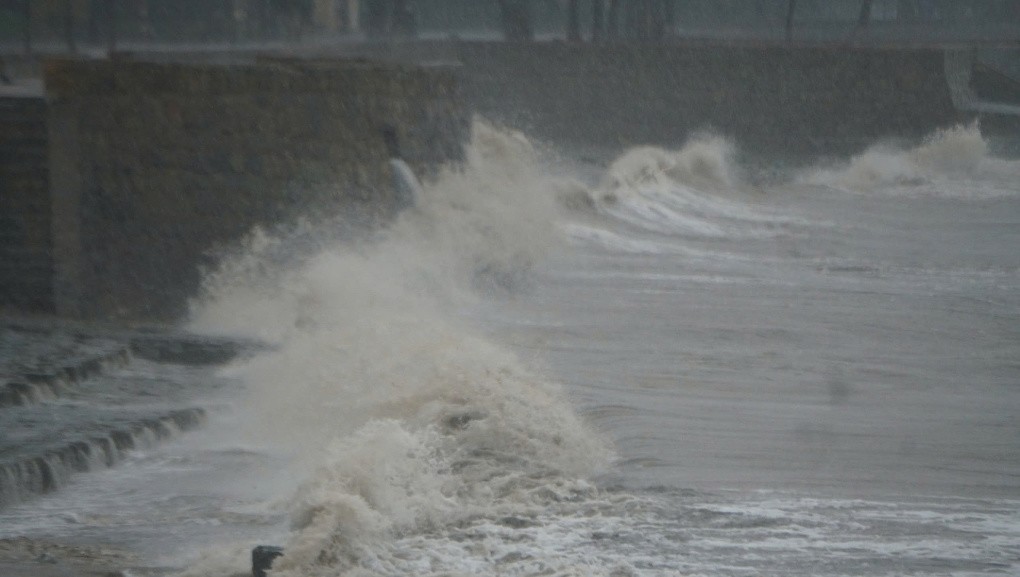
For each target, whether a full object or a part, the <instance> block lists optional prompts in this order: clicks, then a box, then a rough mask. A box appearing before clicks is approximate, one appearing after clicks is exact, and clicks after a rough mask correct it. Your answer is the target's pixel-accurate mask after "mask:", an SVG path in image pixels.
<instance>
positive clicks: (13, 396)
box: [0, 347, 131, 408]
mask: <svg viewBox="0 0 1020 577" xmlns="http://www.w3.org/2000/svg"><path fill="white" fill-rule="evenodd" d="M130 361H131V353H130V351H128V349H127V348H126V347H124V348H120V349H117V350H114V351H112V352H109V353H105V354H102V355H98V356H94V357H88V358H85V359H82V360H79V361H77V362H72V363H68V364H65V365H64V366H62V367H60V368H56V369H52V370H49V371H45V372H28V373H24V374H21V375H17V376H14V377H7V382H4V383H0V408H5V407H15V406H24V405H30V404H35V403H41V402H44V401H47V400H53V399H56V398H57V397H60V396H62V395H63V394H65V393H66V392H68V391H69V390H71V389H72V388H74V387H75V386H76V385H78V384H79V383H81V382H82V381H84V380H87V379H90V378H92V377H95V376H98V375H101V374H103V373H104V372H106V371H108V370H110V369H112V368H116V367H123V366H125V365H127V364H128V363H129V362H130Z"/></svg>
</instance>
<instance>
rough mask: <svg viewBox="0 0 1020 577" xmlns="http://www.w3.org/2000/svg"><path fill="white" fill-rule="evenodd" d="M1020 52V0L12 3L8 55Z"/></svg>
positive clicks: (6, 25) (2, 21)
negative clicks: (374, 49) (464, 49)
mask: <svg viewBox="0 0 1020 577" xmlns="http://www.w3.org/2000/svg"><path fill="white" fill-rule="evenodd" d="M415 36H419V37H424V38H435V37H450V36H457V37H462V38H481V37H484V38H487V39H492V40H496V39H499V38H504V39H508V40H514V41H530V40H534V39H539V40H545V39H557V40H564V41H567V42H574V43H580V42H592V43H598V42H620V41H627V42H670V41H677V40H685V39H713V40H735V41H760V42H769V43H782V42H788V43H854V44H862V45H867V44H890V43H900V44H902V43H911V42H913V43H926V44H938V43H946V42H954V43H968V44H982V43H985V44H987V43H998V44H1003V43H1005V44H1013V45H1020V0H972V1H969V2H959V1H949V0H849V1H848V0H829V1H828V2H818V1H817V0H815V1H813V2H807V1H804V0H800V1H798V0H755V1H753V2H752V1H750V0H557V1H554V2H540V1H539V0H5V1H2V2H0V53H7V54H11V53H14V52H22V53H32V52H46V53H76V52H79V51H110V52H112V51H115V50H117V49H118V47H121V46H122V45H124V44H126V45H129V46H130V47H132V48H133V47H135V46H142V47H148V46H156V45H160V46H166V45H173V44H179V43H185V44H189V45H195V44H198V45H212V44H215V45H228V46H229V45H231V44H257V43H261V42H267V41H273V42H282V43H285V44H287V43H300V42H302V41H308V40H310V39H323V38H330V39H337V38H344V37H348V38H357V39H364V38H369V39H373V38H375V39H392V38H409V37H415Z"/></svg>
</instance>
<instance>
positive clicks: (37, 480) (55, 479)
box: [0, 407, 206, 507]
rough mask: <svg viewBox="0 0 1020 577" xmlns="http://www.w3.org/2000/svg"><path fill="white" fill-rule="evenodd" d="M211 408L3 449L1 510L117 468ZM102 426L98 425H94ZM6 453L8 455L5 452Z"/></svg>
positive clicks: (197, 423) (199, 421) (193, 424)
mask: <svg viewBox="0 0 1020 577" xmlns="http://www.w3.org/2000/svg"><path fill="white" fill-rule="evenodd" d="M205 416H206V414H205V410H203V409H201V408H197V407H195V408H187V409H178V410H174V411H170V412H168V413H163V414H156V415H153V416H150V417H147V418H142V419H139V420H135V421H132V422H125V423H116V424H114V426H110V424H107V427H108V428H106V430H100V431H88V428H87V427H79V426H77V425H76V424H75V426H72V427H71V428H72V429H79V428H81V429H85V430H86V431H87V432H86V433H85V434H84V435H82V436H78V437H77V438H73V439H69V440H66V441H63V442H61V443H54V444H50V445H49V446H39V444H38V443H37V442H35V443H33V442H29V443H26V445H29V446H34V447H35V448H34V449H29V450H26V449H24V446H25V445H22V444H19V447H17V448H8V449H7V450H2V449H0V507H4V506H8V505H11V504H13V503H17V502H20V501H23V500H25V499H26V498H28V497H31V496H33V495H39V494H44V493H49V492H52V491H55V490H57V489H59V488H61V487H63V486H65V485H66V484H67V483H68V481H69V480H70V479H71V477H73V476H74V475H75V474H76V473H84V472H88V471H94V470H99V469H106V468H109V467H113V466H115V465H117V464H118V463H119V462H121V461H123V460H124V458H125V457H126V456H127V455H128V454H129V453H130V452H131V451H133V450H138V449H146V448H150V447H152V446H155V445H156V444H158V443H160V442H162V441H164V440H167V439H169V438H171V437H174V436H175V435H177V434H180V433H182V432H184V431H189V430H191V429H194V428H197V427H198V426H200V425H201V424H202V423H203V422H204V421H205ZM92 428H93V429H94V428H96V427H95V426H94V427H92ZM4 453H6V455H5V454H4Z"/></svg>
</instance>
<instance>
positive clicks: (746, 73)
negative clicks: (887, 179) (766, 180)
mask: <svg viewBox="0 0 1020 577" xmlns="http://www.w3.org/2000/svg"><path fill="white" fill-rule="evenodd" d="M456 56H457V60H458V61H459V62H460V63H461V64H462V68H461V71H462V76H461V80H462V85H463V89H464V94H465V98H466V99H467V100H468V101H469V102H470V103H471V104H472V106H473V107H474V108H475V109H476V110H477V112H479V113H480V114H482V115H484V116H487V117H490V118H492V119H494V120H498V121H503V122H506V123H508V124H510V125H513V126H517V127H520V128H522V129H524V130H526V131H527V132H528V133H529V134H533V135H535V136H537V137H539V138H548V139H551V140H554V141H563V142H572V143H577V142H580V143H584V142H600V143H604V144H610V143H612V144H621V145H630V144H644V143H656V144H666V145H675V144H677V143H679V142H682V141H683V140H684V139H686V138H687V137H688V136H689V135H691V134H692V133H695V132H698V131H704V130H713V131H715V132H718V133H720V134H723V135H726V136H729V137H732V138H734V139H735V140H736V141H737V142H738V143H739V144H740V145H741V146H744V147H750V148H757V149H766V150H767V149H775V148H777V147H780V148H783V149H785V150H787V151H789V152H809V153H810V152H824V151H835V150H838V151H842V150H847V149H854V148H859V147H860V146H862V145H865V144H868V143H871V142H874V140H875V139H879V138H885V137H901V138H902V137H906V138H914V137H919V136H921V135H924V134H927V133H929V132H930V131H931V130H933V129H934V128H937V127H941V126H945V125H947V124H952V123H954V122H957V121H958V120H960V118H961V117H960V115H959V114H958V113H957V111H956V110H955V109H954V108H953V103H952V101H951V100H950V97H949V91H948V87H947V84H946V81H945V76H944V70H943V53H942V51H941V50H938V49H903V50H894V49H871V50H865V49H854V50H850V49H848V48H838V47H832V48H827V47H813V48H807V47H799V48H795V49H791V48H785V47H779V46H772V47H746V46H743V47H741V46H684V45H674V46H670V45H665V46H654V45H611V46H589V45H585V46H575V45H568V44H553V43H550V44H536V45H521V44H493V43H460V44H458V45H457V50H456Z"/></svg>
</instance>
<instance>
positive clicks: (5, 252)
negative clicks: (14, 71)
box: [0, 94, 53, 312]
mask: <svg viewBox="0 0 1020 577" xmlns="http://www.w3.org/2000/svg"><path fill="white" fill-rule="evenodd" d="M47 162H48V147H47V131H46V104H45V101H44V100H43V98H42V96H41V95H35V96H32V95H28V94H22V95H17V96H12V95H8V96H0V309H3V308H11V309H17V310H23V311H33V312H45V311H49V310H52V308H53V290H52V282H51V281H52V276H53V260H52V258H51V253H52V244H51V239H50V191H49V173H48V170H47Z"/></svg>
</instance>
